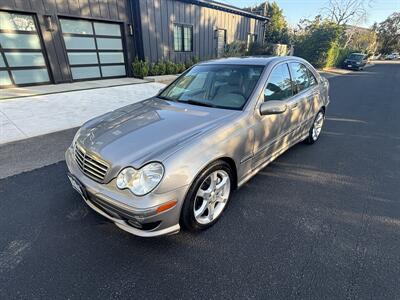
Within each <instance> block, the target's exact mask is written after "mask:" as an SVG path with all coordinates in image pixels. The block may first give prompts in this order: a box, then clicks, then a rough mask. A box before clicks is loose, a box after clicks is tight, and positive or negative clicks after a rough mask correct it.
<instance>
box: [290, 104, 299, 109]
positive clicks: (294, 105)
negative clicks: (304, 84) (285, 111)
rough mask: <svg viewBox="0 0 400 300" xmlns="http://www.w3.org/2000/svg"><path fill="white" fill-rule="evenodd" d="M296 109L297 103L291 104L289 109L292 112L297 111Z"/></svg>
mask: <svg viewBox="0 0 400 300" xmlns="http://www.w3.org/2000/svg"><path fill="white" fill-rule="evenodd" d="M298 107H299V104H298V103H294V104H292V105H291V106H290V109H292V110H294V109H297V108H298Z"/></svg>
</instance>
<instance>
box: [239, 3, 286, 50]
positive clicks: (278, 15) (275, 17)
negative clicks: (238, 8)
mask: <svg viewBox="0 0 400 300" xmlns="http://www.w3.org/2000/svg"><path fill="white" fill-rule="evenodd" d="M244 9H245V10H247V11H251V12H253V13H258V14H261V15H263V16H266V17H269V18H270V20H269V22H268V24H267V25H266V28H265V36H264V40H265V41H266V42H267V43H272V44H288V43H289V34H288V25H287V22H286V19H285V16H284V15H283V10H282V9H280V7H279V6H278V4H276V2H272V3H269V2H268V1H266V2H264V3H262V4H260V5H258V6H256V7H248V8H244Z"/></svg>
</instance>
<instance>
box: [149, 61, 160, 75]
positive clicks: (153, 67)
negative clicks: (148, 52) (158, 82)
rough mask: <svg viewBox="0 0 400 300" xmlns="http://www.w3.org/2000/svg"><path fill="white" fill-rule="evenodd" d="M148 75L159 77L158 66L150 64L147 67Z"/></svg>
mask: <svg viewBox="0 0 400 300" xmlns="http://www.w3.org/2000/svg"><path fill="white" fill-rule="evenodd" d="M149 75H150V76H157V75H160V68H159V66H158V64H155V63H152V64H151V65H150V66H149Z"/></svg>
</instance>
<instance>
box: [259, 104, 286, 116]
mask: <svg viewBox="0 0 400 300" xmlns="http://www.w3.org/2000/svg"><path fill="white" fill-rule="evenodd" d="M286 109H287V105H286V104H285V103H284V102H283V101H274V100H271V101H267V102H264V103H262V104H261V105H260V114H261V115H262V116H266V115H277V114H281V113H284V112H285V111H286Z"/></svg>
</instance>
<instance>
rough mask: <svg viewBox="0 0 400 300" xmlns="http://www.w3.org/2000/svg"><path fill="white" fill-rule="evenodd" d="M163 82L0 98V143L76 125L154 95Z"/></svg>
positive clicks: (162, 85)
mask: <svg viewBox="0 0 400 300" xmlns="http://www.w3.org/2000/svg"><path fill="white" fill-rule="evenodd" d="M78 84H79V85H82V83H78ZM164 86H165V84H161V83H139V84H131V85H123V86H114V87H106V88H97V89H89V90H80V91H72V92H64V93H56V94H48V95H40V96H33V97H24V98H15V99H6V100H0V125H1V126H0V144H4V143H9V142H12V141H17V140H21V139H26V138H30V137H34V136H39V135H43V134H46V133H51V132H55V131H60V130H65V129H68V128H73V127H77V126H80V125H82V123H84V122H85V121H87V120H89V119H91V118H93V117H95V116H98V115H101V114H104V113H106V112H108V111H111V110H114V109H117V108H119V107H122V106H125V105H128V104H130V103H134V102H138V101H141V100H144V99H146V98H149V97H151V96H154V95H155V94H157V92H158V91H159V90H160V89H161V88H162V87H164ZM55 87H57V86H55Z"/></svg>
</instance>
